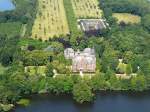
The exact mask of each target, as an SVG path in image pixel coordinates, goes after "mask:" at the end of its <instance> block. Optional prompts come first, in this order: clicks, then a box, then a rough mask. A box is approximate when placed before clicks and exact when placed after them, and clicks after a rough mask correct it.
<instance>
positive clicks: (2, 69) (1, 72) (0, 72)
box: [0, 64, 7, 74]
mask: <svg viewBox="0 0 150 112" xmlns="http://www.w3.org/2000/svg"><path fill="white" fill-rule="evenodd" d="M5 70H7V68H6V67H4V66H2V65H1V64H0V74H3V73H4V72H5Z"/></svg>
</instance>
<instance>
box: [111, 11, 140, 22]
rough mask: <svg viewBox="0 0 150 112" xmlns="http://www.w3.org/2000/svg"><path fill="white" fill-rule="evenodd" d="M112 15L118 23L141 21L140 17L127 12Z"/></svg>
mask: <svg viewBox="0 0 150 112" xmlns="http://www.w3.org/2000/svg"><path fill="white" fill-rule="evenodd" d="M113 17H115V18H116V19H117V20H118V23H120V22H125V23H126V24H129V23H131V24H137V23H140V22H141V17H140V16H137V15H133V14H129V13H113Z"/></svg>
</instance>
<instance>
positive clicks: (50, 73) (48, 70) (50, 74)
mask: <svg viewBox="0 0 150 112" xmlns="http://www.w3.org/2000/svg"><path fill="white" fill-rule="evenodd" d="M45 74H46V76H48V77H53V76H54V72H53V65H52V64H50V63H48V64H47V66H46V71H45Z"/></svg>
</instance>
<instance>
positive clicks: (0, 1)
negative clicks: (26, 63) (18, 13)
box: [0, 0, 15, 11]
mask: <svg viewBox="0 0 150 112" xmlns="http://www.w3.org/2000/svg"><path fill="white" fill-rule="evenodd" d="M13 9H15V5H14V4H13V3H12V0H0V11H7V10H13Z"/></svg>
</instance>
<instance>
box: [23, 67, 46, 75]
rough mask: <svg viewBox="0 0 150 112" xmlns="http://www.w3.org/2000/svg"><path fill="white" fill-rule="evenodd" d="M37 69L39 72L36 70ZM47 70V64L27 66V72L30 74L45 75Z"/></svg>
mask: <svg viewBox="0 0 150 112" xmlns="http://www.w3.org/2000/svg"><path fill="white" fill-rule="evenodd" d="M36 70H37V72H36ZM45 70H46V66H37V67H36V66H28V67H25V72H26V73H29V74H30V75H35V74H40V75H43V76H45Z"/></svg>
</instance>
